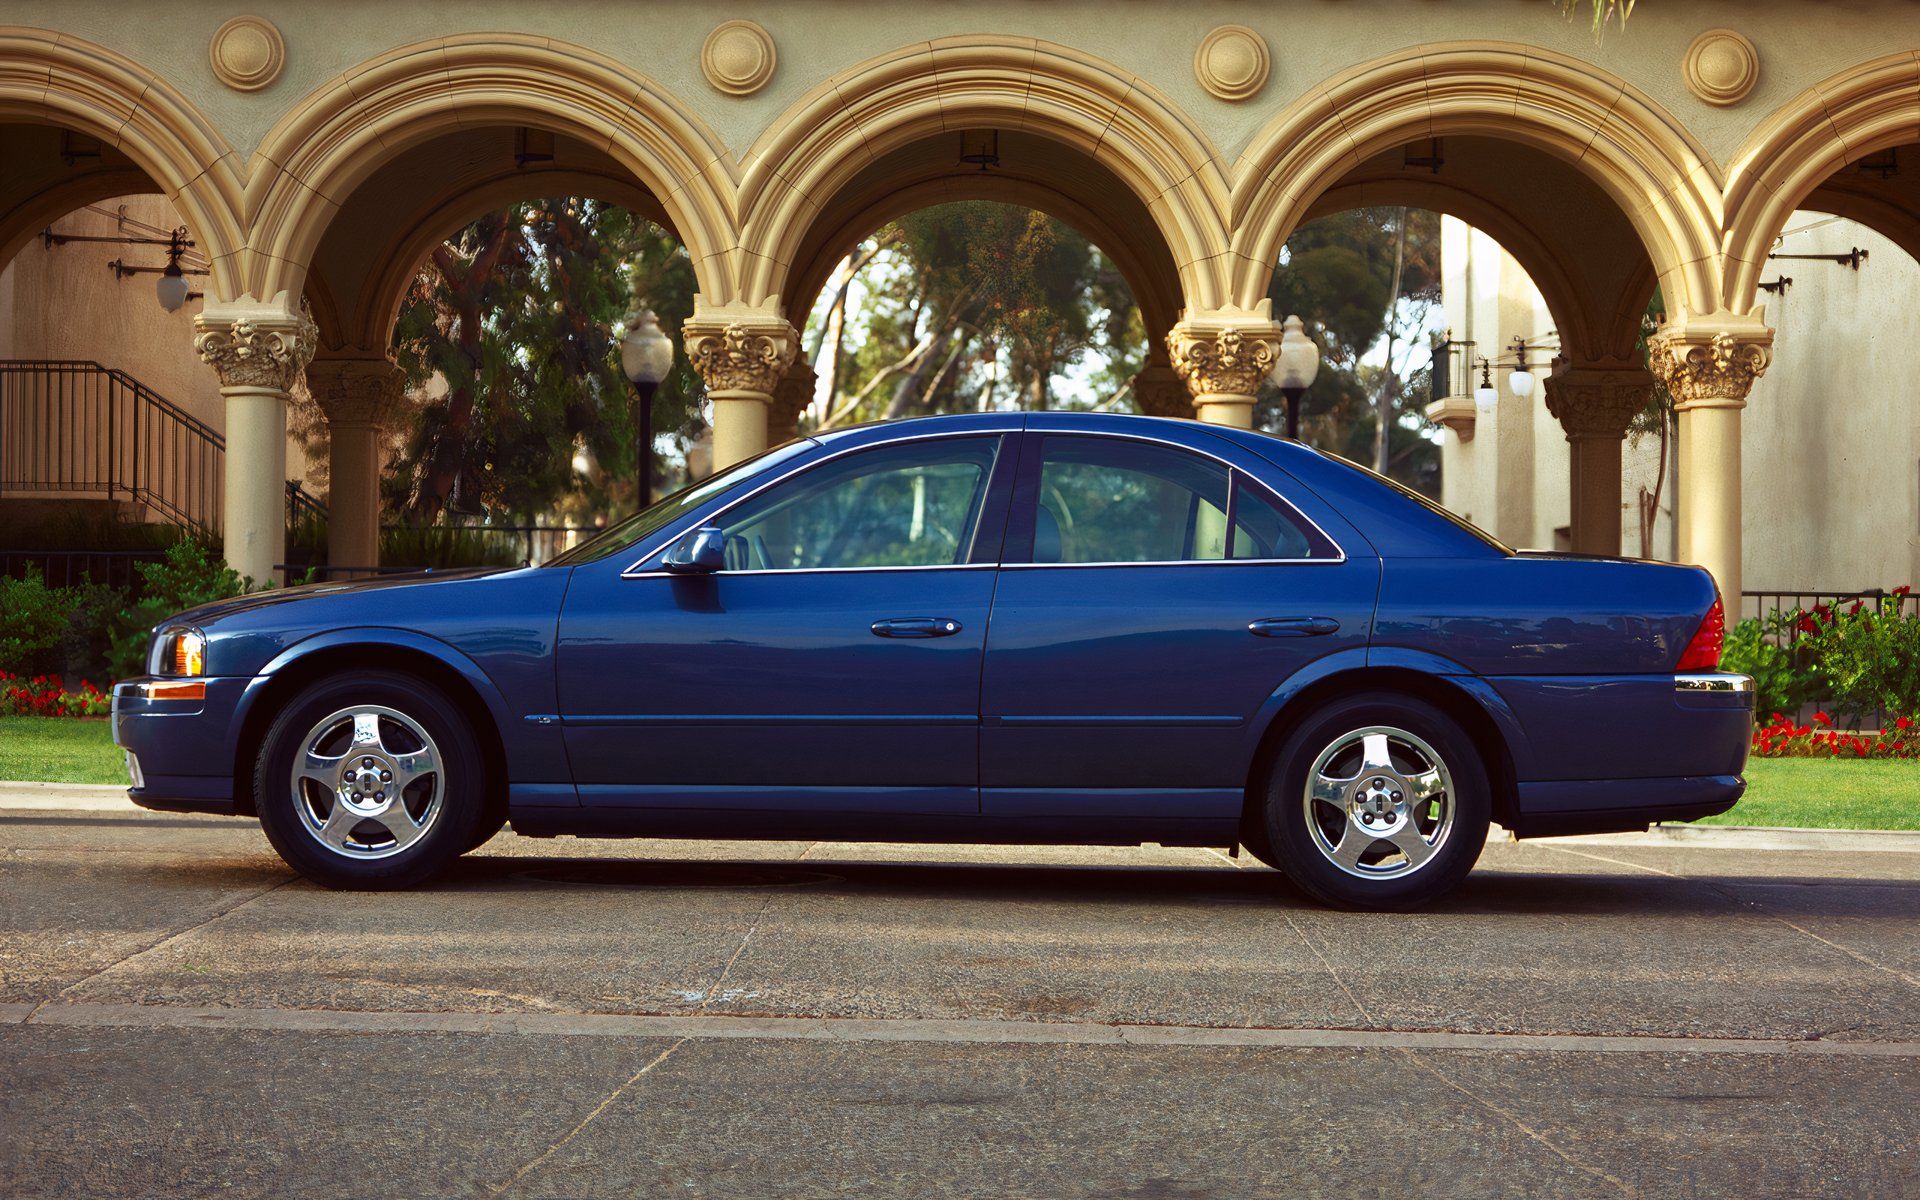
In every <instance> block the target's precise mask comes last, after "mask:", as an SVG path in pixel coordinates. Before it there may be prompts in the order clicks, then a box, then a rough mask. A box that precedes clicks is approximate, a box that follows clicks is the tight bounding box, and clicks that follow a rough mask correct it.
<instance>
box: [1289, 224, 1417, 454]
mask: <svg viewBox="0 0 1920 1200" xmlns="http://www.w3.org/2000/svg"><path fill="white" fill-rule="evenodd" d="M1396 260H1397V286H1396ZM1267 294H1268V295H1269V296H1270V297H1271V298H1272V300H1273V311H1274V314H1275V316H1281V315H1285V314H1294V313H1297V314H1298V315H1299V316H1300V317H1301V319H1302V321H1304V322H1305V324H1306V326H1307V330H1308V332H1309V334H1310V335H1311V336H1313V337H1314V338H1316V339H1317V340H1318V342H1319V345H1320V371H1319V374H1318V375H1317V376H1316V377H1315V379H1314V383H1313V387H1312V388H1311V389H1310V390H1309V391H1308V392H1307V394H1306V396H1305V397H1304V403H1303V405H1302V408H1301V413H1302V416H1301V423H1300V434H1301V438H1302V440H1304V441H1307V442H1309V443H1312V444H1313V445H1317V446H1321V447H1324V448H1325V449H1328V450H1331V451H1333V452H1334V453H1336V454H1340V455H1343V456H1345V457H1347V458H1351V459H1353V460H1354V461H1356V462H1363V463H1367V464H1369V465H1373V464H1374V463H1375V446H1376V438H1377V435H1378V430H1379V428H1380V419H1379V418H1380V414H1381V412H1382V411H1385V412H1386V413H1388V414H1389V420H1388V421H1387V423H1386V425H1387V445H1386V451H1387V452H1386V464H1385V465H1386V471H1387V473H1388V474H1390V475H1392V476H1393V477H1394V478H1396V479H1399V480H1400V481H1402V482H1404V483H1406V484H1408V485H1410V486H1414V487H1418V488H1421V489H1423V490H1426V491H1428V492H1437V490H1438V482H1439V448H1438V446H1437V445H1436V444H1435V443H1434V441H1433V440H1432V438H1431V437H1430V434H1431V432H1432V426H1431V424H1430V423H1429V422H1428V421H1427V419H1426V417H1425V415H1424V412H1423V411H1422V410H1423V408H1424V404H1425V400H1426V392H1427V382H1426V381H1427V371H1428V369H1429V365H1430V360H1431V350H1430V348H1429V346H1428V344H1427V341H1426V339H1425V337H1424V335H1423V333H1422V331H1423V330H1424V328H1425V327H1426V325H1427V324H1428V323H1429V322H1428V319H1429V317H1430V315H1431V314H1432V313H1433V312H1434V311H1435V310H1436V309H1437V307H1438V305H1439V303H1440V217H1439V215H1438V214H1437V213H1432V212H1427V211H1425V210H1423V209H1413V208H1356V209H1349V210H1348V211H1346V212H1341V213H1336V214H1334V215H1332V216H1328V217H1323V218H1321V219H1320V220H1317V221H1313V222H1311V223H1309V224H1307V225H1303V226H1302V227H1301V228H1300V229H1298V230H1296V231H1295V232H1294V234H1293V236H1292V237H1290V238H1288V239H1287V244H1286V247H1285V249H1284V250H1283V251H1282V252H1281V257H1280V264H1279V268H1278V269H1277V270H1276V271H1275V272H1274V278H1273V284H1272V286H1271V287H1270V288H1269V290H1268V293H1267ZM1383 404H1384V409H1383V407H1382V406H1383ZM1255 419H1256V421H1257V423H1258V424H1259V425H1260V426H1261V427H1263V428H1267V429H1281V428H1284V427H1285V424H1286V405H1285V400H1284V398H1283V397H1282V396H1281V395H1280V394H1279V392H1278V391H1276V390H1274V389H1272V388H1268V389H1266V390H1265V391H1264V392H1263V394H1262V396H1261V398H1260V403H1259V405H1258V407H1257V408H1256V410H1255Z"/></svg>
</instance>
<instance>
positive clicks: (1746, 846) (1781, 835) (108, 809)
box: [0, 780, 1920, 854]
mask: <svg viewBox="0 0 1920 1200" xmlns="http://www.w3.org/2000/svg"><path fill="white" fill-rule="evenodd" d="M7 812H98V813H126V814H129V815H132V814H134V813H141V814H146V813H147V812H148V810H146V809H144V808H141V807H140V806H139V805H137V804H135V803H134V802H133V801H131V800H129V799H127V789H126V788H124V787H121V786H120V785H118V784H111V783H37V782H32V781H26V780H22V781H13V780H0V813H7ZM1487 841H1488V842H1489V843H1494V842H1502V843H1507V844H1512V842H1513V838H1512V835H1511V834H1509V833H1508V832H1507V831H1506V830H1505V829H1503V828H1501V827H1500V826H1498V825H1495V826H1494V827H1493V828H1492V829H1491V830H1490V831H1489V832H1488V834H1487ZM1527 841H1530V842H1536V841H1537V842H1542V843H1545V844H1547V845H1555V844H1558V845H1567V846H1666V847H1673V848H1693V849H1700V850H1826V851H1834V850H1852V851H1878V852H1880V853H1896V854H1899V853H1904V854H1920V830H1914V829H1894V830H1880V829H1792V828H1770V827H1766V826H1759V825H1655V826H1654V827H1653V828H1651V829H1648V830H1647V831H1645V832H1644V833H1586V834H1575V835H1573V836H1570V837H1556V838H1528V839H1527Z"/></svg>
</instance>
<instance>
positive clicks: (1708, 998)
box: [0, 810, 1920, 1200]
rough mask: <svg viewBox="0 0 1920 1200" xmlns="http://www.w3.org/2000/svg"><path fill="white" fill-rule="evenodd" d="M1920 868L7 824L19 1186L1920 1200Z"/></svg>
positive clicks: (9, 993) (1771, 861)
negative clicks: (354, 836) (1379, 891)
mask: <svg viewBox="0 0 1920 1200" xmlns="http://www.w3.org/2000/svg"><path fill="white" fill-rule="evenodd" d="M1917 1136H1920V854H1912V853H1870V852H1868V853H1863V852H1844V853H1821V852H1813V851H1767V852H1759V851H1729V850H1710V849H1699V848H1663V847H1648V846H1632V845H1618V844H1611V843H1607V844H1601V843H1595V842H1585V843H1580V844H1555V843H1527V844H1522V845H1518V846H1515V845H1505V844H1496V845H1493V846H1490V847H1489V848H1488V852H1487V854H1486V856H1485V858H1483V859H1482V863H1481V868H1480V870H1479V872H1477V873H1476V874H1475V875H1474V876H1473V878H1472V879H1471V880H1470V881H1469V882H1468V884H1467V885H1466V886H1465V887H1464V888H1462V889H1461V890H1460V892H1459V893H1457V894H1456V895H1455V896H1454V897H1452V898H1450V899H1449V900H1448V901H1446V902H1445V903H1443V904H1441V905H1440V906H1438V907H1436V908H1433V909H1431V910H1429V911H1426V912H1422V913H1418V914H1413V915H1401V916H1372V915H1362V914H1350V913H1335V912H1329V911H1326V910H1323V909H1320V908H1316V907H1313V906H1312V905H1310V904H1308V903H1307V902H1305V901H1304V900H1302V899H1301V898H1299V897H1298V896H1297V895H1295V894H1293V893H1292V892H1290V891H1289V890H1287V889H1286V888H1285V886H1284V884H1282V883H1281V882H1279V881H1278V879H1277V877H1276V876H1275V875H1274V874H1273V873H1271V872H1269V871H1266V870H1264V869H1259V868H1254V867H1250V866H1247V867H1243V866H1238V865H1235V864H1234V863H1231V862H1229V861H1228V860H1226V859H1225V858H1223V857H1222V856H1220V855H1218V854H1214V853H1212V852H1210V851H1173V850H1161V849H1153V848H1146V849H1139V850H1124V851H1119V850H1114V851H1109V850H1050V849H1049V850H1038V849H1035V850H1028V849H1004V848H984V847H956V848H947V849H935V848H928V847H906V846H883V847H871V846H853V845H842V844H834V843H827V844H806V843H768V844H758V845H756V844H749V843H661V842H624V843H622V842H579V841H572V840H560V841H530V840H523V839H516V838H513V837H511V836H503V837H502V838H500V839H498V840H497V841H496V842H495V843H493V844H492V845H491V846H489V847H488V848H487V849H486V850H485V851H484V852H483V853H482V854H480V855H478V856H475V857H473V858H471V859H469V860H468V861H467V862H465V863H464V864H463V865H462V866H461V868H460V869H459V870H458V871H457V872H456V873H455V874H454V875H453V876H452V877H451V878H450V879H448V880H447V881H446V882H444V883H442V884H440V885H438V886H436V887H434V888H431V889H429V890H424V891H420V892H416V893H410V894H403V895H355V894H340V893H329V892H325V891H321V890H319V889H316V888H313V887H310V886H308V885H307V884H305V883H303V882H299V881H297V880H295V879H293V878H292V877H291V875H290V874H289V872H287V871H286V870H285V868H283V867H282V866H281V865H280V863H279V861H278V860H277V859H275V858H274V857H272V855H271V854H270V852H269V851H268V849H267V846H266V843H265V841H264V839H263V838H262V837H261V836H260V834H259V831H258V829H257V828H256V827H254V826H252V825H250V824H246V823H242V822H237V821H221V820H214V819H204V818H189V817H177V818H171V817H161V816H157V815H152V814H136V813H134V812H133V811H131V810H129V811H128V812H127V813H125V814H119V813H62V812H32V813H23V812H8V813H0V1195H5V1196H23V1197H24V1196H100V1197H105V1196H168V1197H173V1196H194V1195H201V1194H210V1193H214V1192H220V1193H222V1194H224V1195H242V1196H245V1195H267V1196H282V1195H300V1196H335V1195H338V1196H367V1197H376V1196H377V1197H393V1196H422V1197H431V1196H475V1197H480V1196H495V1195H506V1196H515V1197H536V1196H555V1197H588V1196H602V1195H621V1196H656V1195H657V1196H666V1195H672V1196H730V1197H743V1196H776V1195H779V1196H784V1195H794V1196H912V1197H927V1196H937V1197H946V1196H988V1197H1011V1196H1033V1197H1080V1196H1098V1197H1173V1198H1182V1200H1185V1198H1198V1197H1216V1196H1219V1197H1227V1196H1235V1197H1237V1196H1276V1197H1277V1196H1288V1197H1293V1196H1315V1195H1329V1196H1332V1195H1338V1196H1343V1197H1349V1196H1350V1197H1364V1196H1376V1195H1377V1196H1393V1197H1396V1198H1405V1197H1409V1196H1449V1197H1453V1196H1515V1197H1521V1196H1526V1197H1539V1196H1612V1195H1645V1196H1658V1197H1662V1198H1670V1197H1694V1196H1702V1197H1704V1196H1723V1195H1740V1196H1745V1197H1753V1196H1775V1195H1778V1196H1788V1195H1792V1196H1807V1195H1822V1196H1827V1195H1831V1196H1854V1195H1876V1196H1892V1195H1920V1150H1916V1137H1917Z"/></svg>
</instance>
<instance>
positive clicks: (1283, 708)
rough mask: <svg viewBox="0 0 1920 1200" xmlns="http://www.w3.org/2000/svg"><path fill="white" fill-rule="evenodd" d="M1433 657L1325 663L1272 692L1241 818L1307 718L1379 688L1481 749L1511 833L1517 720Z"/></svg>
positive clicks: (1492, 695)
mask: <svg viewBox="0 0 1920 1200" xmlns="http://www.w3.org/2000/svg"><path fill="white" fill-rule="evenodd" d="M1336 657H1339V656H1336ZM1432 657H1433V656H1429V655H1419V656H1417V659H1416V660H1401V661H1396V660H1391V659H1390V660H1388V661H1385V662H1382V661H1379V659H1380V656H1379V655H1378V654H1375V655H1372V656H1370V657H1369V658H1367V659H1362V658H1360V657H1359V656H1357V655H1356V656H1355V657H1354V658H1352V659H1350V660H1348V661H1346V662H1342V663H1328V664H1326V665H1324V666H1323V665H1322V664H1319V663H1316V664H1315V665H1314V667H1310V668H1308V669H1307V670H1306V671H1303V672H1301V673H1300V674H1299V675H1296V676H1295V677H1294V678H1293V679H1291V680H1289V681H1288V682H1287V683H1286V684H1285V685H1283V686H1282V687H1281V688H1279V689H1278V690H1277V691H1275V692H1274V694H1273V696H1272V698H1271V699H1269V701H1268V702H1267V705H1266V706H1265V707H1264V708H1263V710H1262V714H1261V716H1262V721H1261V724H1260V725H1259V738H1258V741H1257V742H1256V743H1255V745H1254V749H1253V753H1252V755H1251V757H1250V758H1249V760H1248V764H1247V778H1246V784H1245V788H1244V799H1243V808H1242V815H1243V820H1244V818H1245V817H1246V816H1248V815H1250V814H1254V813H1255V812H1256V811H1257V809H1256V806H1257V805H1259V804H1261V803H1263V802H1264V800H1265V792H1266V781H1267V772H1268V770H1269V769H1270V768H1271V766H1272V763H1273V758H1274V755H1275V754H1277V753H1278V752H1279V749H1280V744H1281V743H1282V742H1284V741H1285V740H1286V738H1287V735H1288V734H1290V733H1292V732H1293V730H1294V728H1295V727H1297V726H1298V725H1299V723H1300V722H1301V721H1302V720H1304V719H1305V717H1306V715H1307V714H1308V713H1311V712H1313V711H1314V710H1315V709H1316V708H1318V707H1319V706H1321V705H1324V704H1326V703H1327V702H1329V701H1331V700H1333V699H1336V698H1337V697H1340V696H1347V695H1353V694H1355V693H1358V692H1379V691H1384V692H1398V693H1400V694H1402V695H1407V696H1412V697H1414V698H1416V699H1420V700H1424V701H1426V702H1427V703H1429V704H1432V705H1433V706H1434V707H1436V708H1438V709H1440V711H1442V712H1444V713H1446V714H1447V715H1448V716H1449V717H1452V718H1453V719H1454V720H1455V721H1458V722H1459V723H1460V727H1461V728H1462V729H1463V730H1465V731H1466V734H1467V736H1468V737H1469V738H1471V739H1472V741H1473V744H1474V748H1475V749H1476V750H1478V751H1479V753H1480V758H1481V761H1482V762H1483V763H1484V764H1485V766H1486V770H1487V778H1488V780H1489V782H1490V783H1491V784H1492V786H1493V796H1492V801H1493V819H1494V820H1495V821H1498V822H1499V823H1500V824H1502V825H1505V826H1507V827H1508V828H1512V826H1513V820H1514V817H1515V813H1516V811H1517V809H1518V799H1519V782H1518V781H1519V773H1518V768H1517V755H1516V745H1515V743H1516V741H1518V740H1519V739H1521V738H1523V737H1524V735H1523V734H1522V733H1521V732H1520V725H1519V722H1518V720H1517V719H1516V718H1515V717H1514V715H1513V713H1512V712H1511V711H1509V710H1508V709H1507V706H1506V704H1505V702H1504V701H1502V700H1501V699H1500V697H1499V695H1498V693H1496V692H1495V691H1494V690H1493V689H1492V688H1491V687H1490V686H1488V685H1487V684H1486V682H1485V681H1484V680H1482V679H1480V678H1479V677H1478V676H1476V675H1473V674H1472V673H1470V672H1467V671H1466V670H1465V668H1463V667H1460V666H1459V665H1458V664H1455V663H1449V662H1448V661H1447V660H1445V659H1437V658H1435V659H1433V661H1432V662H1431V663H1429V662H1426V661H1423V660H1426V659H1429V658H1432ZM1436 666H1438V667H1441V668H1443V669H1438V670H1436V669H1435V667H1436Z"/></svg>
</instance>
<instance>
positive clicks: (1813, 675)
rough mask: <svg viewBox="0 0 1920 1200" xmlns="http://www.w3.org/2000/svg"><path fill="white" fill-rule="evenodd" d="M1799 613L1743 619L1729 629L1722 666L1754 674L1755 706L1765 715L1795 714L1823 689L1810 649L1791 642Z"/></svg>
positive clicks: (1722, 655) (1729, 669)
mask: <svg viewBox="0 0 1920 1200" xmlns="http://www.w3.org/2000/svg"><path fill="white" fill-rule="evenodd" d="M1799 616H1800V614H1799V613H1797V612H1796V613H1792V614H1780V613H1775V614H1774V615H1773V616H1771V617H1769V618H1767V619H1766V620H1764V621H1754V620H1747V621H1742V622H1740V623H1739V624H1738V625H1735V626H1734V627H1733V628H1731V629H1729V630H1727V644H1726V648H1725V649H1724V650H1722V651H1721V653H1720V665H1721V667H1722V668H1723V669H1725V670H1728V671H1739V672H1741V673H1743V674H1746V675H1751V676H1753V691H1754V707H1755V708H1756V709H1757V710H1758V711H1759V712H1760V713H1761V714H1762V715H1766V714H1769V713H1776V712H1780V713H1793V712H1795V711H1797V710H1798V709H1799V708H1800V706H1801V705H1802V704H1804V703H1806V702H1807V701H1808V700H1812V699H1814V698H1815V697H1817V696H1818V695H1819V692H1820V676H1819V673H1818V671H1817V670H1816V669H1815V667H1814V665H1813V662H1812V656H1811V654H1810V653H1809V652H1808V650H1807V649H1806V648H1803V647H1797V646H1794V645H1791V644H1790V641H1791V639H1790V636H1789V635H1790V632H1791V627H1792V625H1793V623H1794V622H1795V621H1797V620H1798V619H1799Z"/></svg>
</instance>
